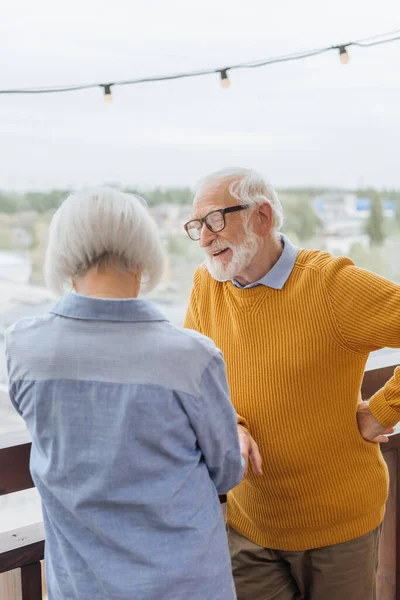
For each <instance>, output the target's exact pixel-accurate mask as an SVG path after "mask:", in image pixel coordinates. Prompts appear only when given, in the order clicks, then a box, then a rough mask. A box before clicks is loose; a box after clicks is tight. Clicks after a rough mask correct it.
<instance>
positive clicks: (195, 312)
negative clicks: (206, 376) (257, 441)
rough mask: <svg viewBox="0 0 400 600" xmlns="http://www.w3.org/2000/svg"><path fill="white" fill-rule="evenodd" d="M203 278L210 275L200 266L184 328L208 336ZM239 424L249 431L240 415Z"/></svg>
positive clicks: (194, 281)
mask: <svg viewBox="0 0 400 600" xmlns="http://www.w3.org/2000/svg"><path fill="white" fill-rule="evenodd" d="M202 277H208V275H207V273H206V272H205V269H204V267H201V266H200V267H198V268H197V269H196V271H195V274H194V277H193V285H192V289H191V292H190V298H189V304H188V307H187V310H186V315H185V319H184V321H183V327H185V328H186V329H194V330H195V331H198V332H199V333H202V334H203V335H207V332H205V331H204V328H202V326H201V321H200V316H199V313H200V310H199V296H200V294H201V289H202V288H201V278H202ZM203 295H204V290H203ZM203 312H204V311H203ZM238 424H239V425H243V426H244V427H246V428H247V429H248V428H249V424H248V422H247V420H246V419H245V418H244V417H242V416H240V415H238Z"/></svg>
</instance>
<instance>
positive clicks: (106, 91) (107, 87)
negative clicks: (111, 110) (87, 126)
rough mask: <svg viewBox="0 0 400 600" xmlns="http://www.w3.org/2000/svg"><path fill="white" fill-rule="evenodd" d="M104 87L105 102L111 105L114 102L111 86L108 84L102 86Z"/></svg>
mask: <svg viewBox="0 0 400 600" xmlns="http://www.w3.org/2000/svg"><path fill="white" fill-rule="evenodd" d="M102 87H103V88H104V102H105V103H106V104H111V103H112V101H113V97H112V93H111V84H110V83H106V84H105V85H102Z"/></svg>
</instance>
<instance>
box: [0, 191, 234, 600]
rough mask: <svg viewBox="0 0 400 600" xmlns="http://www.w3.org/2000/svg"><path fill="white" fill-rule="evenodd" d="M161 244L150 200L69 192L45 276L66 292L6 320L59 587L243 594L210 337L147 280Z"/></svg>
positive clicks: (51, 577)
mask: <svg viewBox="0 0 400 600" xmlns="http://www.w3.org/2000/svg"><path fill="white" fill-rule="evenodd" d="M162 266H163V253H162V247H161V243H160V240H159V236H158V232H157V228H156V225H155V223H154V222H153V220H152V219H151V217H150V216H149V214H148V212H147V209H146V207H145V206H144V203H143V201H142V200H141V199H140V198H138V197H135V196H131V195H128V194H123V193H121V192H119V191H116V190H112V189H107V188H100V189H93V190H89V191H84V192H82V193H79V194H74V195H71V196H69V197H68V198H67V199H66V200H65V202H64V203H63V204H62V205H61V207H60V208H59V210H58V211H57V213H56V214H55V216H54V218H53V220H52V223H51V226H50V240H49V245H48V249H47V256H46V266H45V274H46V280H47V283H48V285H49V286H50V287H51V288H52V289H53V290H54V291H56V292H58V293H64V291H65V290H68V289H69V290H72V288H73V289H74V291H75V292H71V291H70V292H68V293H65V294H64V295H63V297H62V298H61V299H60V300H59V302H58V303H57V304H56V305H55V307H54V308H53V309H52V310H51V311H50V312H49V313H48V314H47V315H46V316H44V317H41V318H28V319H23V320H22V321H20V322H18V323H17V324H16V325H14V326H13V327H11V329H10V330H9V331H8V333H7V337H6V343H7V356H8V366H9V383H10V398H11V401H12V403H13V404H14V406H15V408H16V409H17V411H18V412H19V414H20V415H21V416H22V417H23V419H24V420H25V422H26V424H27V427H28V429H29V431H30V433H31V436H32V454H31V472H32V477H33V480H34V482H35V484H36V487H37V489H38V490H39V493H40V496H41V499H42V506H43V518H44V523H45V530H46V573H47V586H48V591H49V600H103V599H104V600H105V599H107V600H161V599H162V600H166V599H171V600H189V599H190V600H233V599H234V598H235V592H234V586H233V582H232V577H231V569H230V559H229V553H228V549H227V541H226V532H225V525H224V519H223V515H222V511H221V508H220V506H219V502H218V494H223V493H225V492H227V491H228V490H229V489H230V488H232V487H234V486H236V485H237V484H238V483H239V481H240V480H241V478H242V476H243V467H242V460H241V456H240V450H239V443H238V438H237V433H236V421H237V419H236V415H235V412H234V410H233V408H232V405H231V403H230V399H229V392H228V386H227V381H226V375H225V366H224V362H223V359H222V356H221V353H220V351H219V350H217V348H216V347H215V346H214V344H213V342H211V340H209V339H208V338H206V337H203V336H202V335H200V334H197V333H195V332H193V331H188V330H181V329H177V328H175V327H173V326H172V325H171V324H170V323H169V322H168V321H167V320H166V319H165V317H164V316H163V315H162V314H161V313H160V312H158V310H157V309H156V308H155V307H154V306H153V305H152V304H151V303H150V302H149V301H147V300H142V299H140V300H139V299H137V296H138V294H139V290H140V288H141V287H146V288H147V290H150V289H152V288H153V287H154V286H155V285H156V284H157V282H158V281H159V279H160V276H161V273H162Z"/></svg>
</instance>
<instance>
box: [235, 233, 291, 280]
mask: <svg viewBox="0 0 400 600" xmlns="http://www.w3.org/2000/svg"><path fill="white" fill-rule="evenodd" d="M281 242H282V245H283V252H282V254H281V255H280V257H279V259H278V261H277V262H276V263H275V264H274V266H273V267H272V269H271V270H270V271H268V273H267V274H266V275H264V277H261V279H259V280H258V281H255V282H254V283H248V284H247V285H241V284H240V283H239V282H238V281H236V279H233V280H232V283H233V284H234V285H235V286H236V287H238V288H242V289H248V288H252V287H256V286H257V285H265V286H267V287H270V288H274V289H275V290H281V289H282V288H283V286H284V285H285V283H286V282H287V280H288V279H289V276H290V274H291V272H292V271H293V267H294V263H295V262H296V258H297V254H298V252H299V249H298V248H296V246H293V244H292V243H291V242H290V241H289V239H288V238H287V237H286V236H285V235H281Z"/></svg>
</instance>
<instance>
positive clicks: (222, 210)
mask: <svg viewBox="0 0 400 600" xmlns="http://www.w3.org/2000/svg"><path fill="white" fill-rule="evenodd" d="M246 208H249V206H248V204H239V205H237V206H228V208H219V209H218V210H212V211H211V212H209V213H207V214H206V216H205V217H203V218H201V219H192V220H191V221H188V222H187V223H185V225H184V228H185V231H186V233H187V234H188V236H189V237H190V239H191V240H192V241H193V242H198V241H199V239H200V236H201V229H202V227H203V224H205V226H206V227H207V229H209V230H210V231H211V232H212V233H219V232H220V231H222V230H223V229H225V227H226V219H225V215H226V214H227V213H233V212H237V211H239V210H246ZM215 213H219V214H220V215H221V216H222V219H223V225H222V227H221V228H220V229H215V228H213V227H211V225H209V224H208V223H207V219H208V217H209V216H210V215H213V214H215ZM191 223H200V228H199V229H198V230H197V229H196V231H197V232H198V235H199V237H198V238H197V239H194V238H192V236H191V235H190V233H189V231H188V229H189V225H190V224H191Z"/></svg>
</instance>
